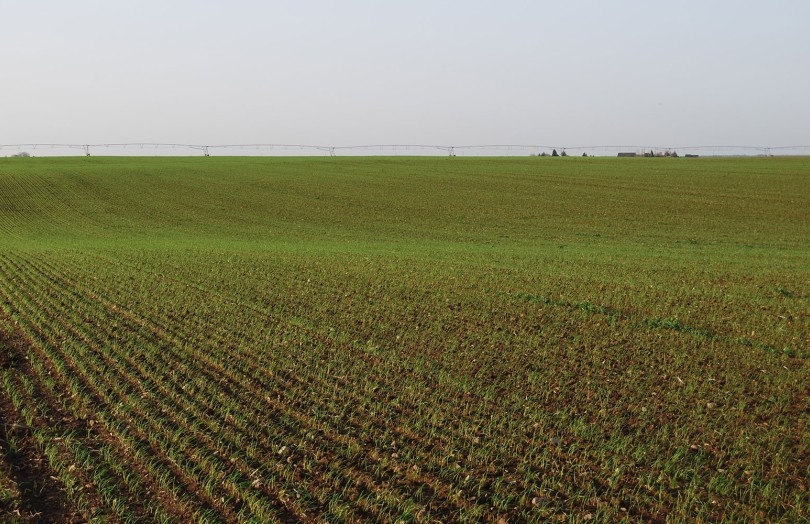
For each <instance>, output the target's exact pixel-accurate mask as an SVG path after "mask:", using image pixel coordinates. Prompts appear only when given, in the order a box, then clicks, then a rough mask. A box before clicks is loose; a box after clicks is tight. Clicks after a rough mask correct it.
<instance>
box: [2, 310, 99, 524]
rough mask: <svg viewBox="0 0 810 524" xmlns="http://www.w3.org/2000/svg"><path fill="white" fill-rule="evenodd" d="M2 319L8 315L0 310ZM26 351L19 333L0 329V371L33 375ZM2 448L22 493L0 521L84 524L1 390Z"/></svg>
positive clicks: (9, 471)
mask: <svg viewBox="0 0 810 524" xmlns="http://www.w3.org/2000/svg"><path fill="white" fill-rule="evenodd" d="M0 315H3V316H5V313H3V312H2V310H0ZM8 325H11V323H10V322H9V323H8ZM25 349H26V342H25V339H24V338H23V337H22V336H21V335H20V334H19V333H17V332H11V333H8V332H6V331H4V330H2V329H0V369H2V370H3V371H7V370H8V371H11V372H12V373H24V374H30V373H27V371H30V370H28V369H27V368H28V362H27V360H26V359H25V357H24V355H25V353H26V351H25ZM12 442H13V446H12V445H11V443H12ZM0 445H1V446H2V453H1V454H0V455H2V456H0V468H2V470H3V472H4V473H5V474H7V475H8V476H10V478H11V480H12V481H13V482H14V483H15V484H16V485H17V491H18V493H19V501H18V503H17V504H16V505H13V506H12V507H0V520H2V521H3V522H7V521H8V522H19V523H33V522H36V523H42V524H46V523H60V524H65V523H68V524H71V523H80V522H84V518H83V517H82V516H81V514H80V513H79V511H78V510H77V509H76V508H73V507H71V504H70V503H69V501H68V499H67V497H66V496H65V492H64V486H63V485H62V483H61V482H60V481H59V480H58V478H57V477H56V473H55V472H54V471H52V470H51V468H50V465H49V463H48V459H47V457H45V455H44V454H43V453H42V450H41V449H40V448H39V446H38V445H37V443H36V440H35V439H34V436H33V434H32V432H31V428H29V427H28V426H27V425H26V423H25V420H24V419H23V417H22V416H21V415H20V413H18V412H17V410H16V409H15V408H14V404H13V403H12V401H11V398H9V396H8V395H7V394H6V391H5V389H4V388H0ZM14 506H16V507H14Z"/></svg>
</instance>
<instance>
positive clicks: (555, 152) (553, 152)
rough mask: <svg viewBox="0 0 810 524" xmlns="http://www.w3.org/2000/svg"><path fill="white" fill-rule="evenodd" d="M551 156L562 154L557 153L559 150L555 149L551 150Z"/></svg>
mask: <svg viewBox="0 0 810 524" xmlns="http://www.w3.org/2000/svg"><path fill="white" fill-rule="evenodd" d="M551 156H560V155H559V154H558V153H557V150H556V149H555V150H554V151H552V152H551Z"/></svg>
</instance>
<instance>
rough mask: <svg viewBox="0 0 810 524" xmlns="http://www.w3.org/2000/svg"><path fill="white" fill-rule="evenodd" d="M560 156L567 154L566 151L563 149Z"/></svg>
mask: <svg viewBox="0 0 810 524" xmlns="http://www.w3.org/2000/svg"><path fill="white" fill-rule="evenodd" d="M560 156H568V153H566V152H565V149H563V150H562V153H561V154H560Z"/></svg>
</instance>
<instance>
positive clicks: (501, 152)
mask: <svg viewBox="0 0 810 524" xmlns="http://www.w3.org/2000/svg"><path fill="white" fill-rule="evenodd" d="M69 149H77V150H81V151H83V152H84V154H85V155H86V156H91V152H93V153H94V154H95V153H96V151H97V150H99V149H101V150H104V151H105V152H106V153H108V154H109V155H121V154H124V155H126V153H124V152H123V150H129V149H136V150H143V149H152V150H172V151H199V152H200V153H202V155H203V156H211V153H212V152H213V151H216V152H219V153H220V154H222V155H233V154H234V152H235V151H237V150H240V151H244V150H248V151H251V150H252V151H254V152H256V153H258V154H265V155H270V154H273V153H276V154H289V153H290V152H295V153H299V154H303V155H310V154H318V153H319V152H320V153H326V154H328V155H329V156H338V153H343V154H348V155H350V156H360V155H366V156H367V155H380V154H391V155H436V154H442V155H447V156H451V157H454V156H456V154H459V155H471V156H508V155H528V154H533V155H540V154H542V153H545V154H549V153H551V152H553V151H558V152H559V153H562V152H566V154H567V155H569V156H582V155H587V156H616V155H617V154H618V153H621V152H631V153H638V154H639V156H640V155H641V154H645V153H649V152H653V153H656V154H657V153H664V152H677V153H678V154H692V155H700V156H774V155H778V156H783V155H810V145H808V146H727V145H723V146H686V147H660V146H638V145H635V146H633V145H624V146H577V147H561V146H548V145H528V144H511V145H510V144H495V145H463V146H447V145H430V144H428V145H425V144H374V145H354V146H321V145H309V144H219V145H202V144H172V143H155V142H130V143H119V144H64V143H63V144H32V143H29V144H5V145H3V144H0V156H7V155H4V152H5V151H16V152H17V154H20V153H22V152H24V151H25V153H28V154H30V152H29V151H28V150H31V151H56V150H69ZM51 155H53V153H51ZM51 155H48V153H45V155H43V156H51Z"/></svg>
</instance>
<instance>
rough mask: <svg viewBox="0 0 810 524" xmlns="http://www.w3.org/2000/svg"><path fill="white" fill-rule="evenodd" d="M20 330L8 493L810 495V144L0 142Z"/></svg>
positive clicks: (242, 517)
mask: <svg viewBox="0 0 810 524" xmlns="http://www.w3.org/2000/svg"><path fill="white" fill-rule="evenodd" d="M0 333H2V336H1V338H0V366H2V385H0V408H1V409H2V412H1V413H0V415H2V419H3V421H2V422H3V424H2V428H0V452H2V463H0V520H3V521H12V522H15V521H17V522H37V519H38V518H45V519H48V518H50V519H51V520H50V521H64V522H67V521H70V519H74V521H84V520H93V519H95V520H98V521H109V522H136V521H144V522H151V521H157V522H178V523H184V522H297V521H305V522H322V521H326V522H396V521H400V522H426V523H427V522H455V521H461V522H509V523H514V522H546V521H559V522H583V521H594V522H617V521H622V520H626V521H631V522H635V521H644V522H715V521H731V522H764V521H769V522H801V521H806V520H807V519H810V509H808V508H810V480H809V478H810V427H808V421H809V420H810V365H809V364H808V354H810V159H808V158H761V159H657V158H656V159H607V158H484V159H468V158H213V157H211V158H78V159H67V158H58V159H39V158H36V159H33V158H32V159H0ZM37 513H39V517H37Z"/></svg>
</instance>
